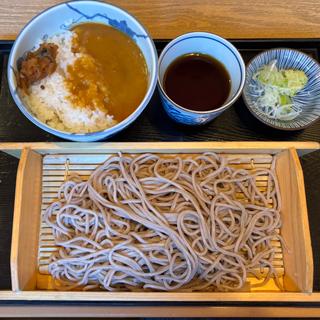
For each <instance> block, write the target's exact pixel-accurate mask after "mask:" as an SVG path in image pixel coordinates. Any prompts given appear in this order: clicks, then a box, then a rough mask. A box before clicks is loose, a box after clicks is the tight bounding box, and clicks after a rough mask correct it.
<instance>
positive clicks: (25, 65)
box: [16, 43, 58, 94]
mask: <svg viewBox="0 0 320 320" xmlns="http://www.w3.org/2000/svg"><path fill="white" fill-rule="evenodd" d="M57 53H58V46H57V45H55V44H53V43H42V44H41V45H40V47H39V49H37V50H36V51H30V52H28V53H27V54H26V55H25V57H24V58H22V59H21V60H20V61H19V62H18V72H17V73H16V78H17V85H18V87H19V88H21V89H22V90H23V91H24V92H25V93H26V94H28V89H29V87H30V86H31V85H32V84H33V83H35V82H37V81H39V80H42V79H44V78H45V77H47V76H48V75H50V74H52V73H53V72H55V70H56V68H57V63H56V57H57Z"/></svg>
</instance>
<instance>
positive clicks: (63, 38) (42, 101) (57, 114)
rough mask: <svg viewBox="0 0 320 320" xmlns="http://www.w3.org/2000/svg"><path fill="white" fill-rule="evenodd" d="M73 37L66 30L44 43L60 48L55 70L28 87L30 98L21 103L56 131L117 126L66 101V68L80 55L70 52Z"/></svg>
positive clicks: (96, 111)
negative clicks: (24, 103)
mask: <svg viewBox="0 0 320 320" xmlns="http://www.w3.org/2000/svg"><path fill="white" fill-rule="evenodd" d="M73 36H74V34H73V33H72V32H70V31H66V32H64V33H61V34H59V35H55V36H53V37H51V38H49V39H48V40H47V42H50V43H54V44H56V45H57V46H58V47H59V48H58V54H57V58H56V61H57V69H56V71H55V72H54V73H53V74H51V75H50V76H47V77H46V78H44V79H43V80H41V81H39V82H37V83H35V84H33V85H32V86H30V88H29V95H25V94H22V95H23V100H24V101H25V102H26V104H27V105H28V107H29V108H30V111H31V112H32V113H33V114H34V115H35V116H36V117H37V118H38V119H39V120H40V121H42V122H43V123H45V124H47V125H48V126H50V127H53V128H55V129H58V130H61V131H67V132H72V133H88V132H95V131H101V130H104V129H106V128H109V127H112V126H114V125H115V124H116V123H117V122H116V121H115V120H114V119H113V116H112V115H109V114H107V113H106V112H104V111H102V110H101V109H99V108H93V107H92V106H91V108H88V107H85V106H77V105H74V104H72V103H71V102H70V100H69V99H68V98H67V97H68V96H69V95H70V93H69V91H68V89H67V88H66V85H65V82H64V80H65V74H66V73H67V66H68V65H70V64H73V63H74V62H75V60H76V59H78V58H79V57H81V56H82V54H81V53H73V52H72V50H71V46H72V38H73Z"/></svg>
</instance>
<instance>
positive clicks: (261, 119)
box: [242, 47, 320, 131]
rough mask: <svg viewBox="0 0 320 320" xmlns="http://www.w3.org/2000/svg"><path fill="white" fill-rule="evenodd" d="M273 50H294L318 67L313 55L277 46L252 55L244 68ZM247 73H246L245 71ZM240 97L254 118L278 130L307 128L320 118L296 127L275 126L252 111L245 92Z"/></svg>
mask: <svg viewBox="0 0 320 320" xmlns="http://www.w3.org/2000/svg"><path fill="white" fill-rule="evenodd" d="M275 50H288V51H294V52H298V53H300V54H302V55H304V56H307V57H308V58H310V59H311V60H312V61H313V63H315V64H316V65H318V66H319V68H320V63H319V62H318V61H317V60H316V59H315V58H313V57H311V56H309V55H308V54H306V53H304V52H302V51H300V50H297V49H291V48H287V47H277V48H272V49H268V50H264V51H262V52H260V53H259V54H257V55H256V56H254V57H253V58H251V59H250V60H249V61H248V63H247V66H246V70H247V69H248V68H249V66H250V64H251V63H252V62H253V61H254V60H255V59H256V58H259V57H260V56H262V55H264V54H266V53H267V52H271V51H275ZM246 74H248V73H246ZM242 98H243V102H244V104H245V105H246V107H247V109H248V110H249V111H250V113H251V114H252V115H253V116H254V117H255V118H256V119H258V120H259V121H261V122H262V123H264V124H265V125H267V126H269V127H271V128H274V129H278V130H282V131H298V130H303V129H305V128H308V127H309V126H311V125H312V124H314V123H316V122H317V121H318V120H319V119H320V116H318V118H316V119H314V120H312V121H311V122H309V123H307V124H306V125H304V126H300V127H298V128H289V127H280V126H276V125H273V124H271V123H268V122H267V121H265V120H264V119H263V118H261V117H260V116H259V115H258V114H256V113H255V112H254V110H253V109H252V107H251V104H250V103H249V102H248V101H247V99H246V96H245V93H244V91H243V92H242Z"/></svg>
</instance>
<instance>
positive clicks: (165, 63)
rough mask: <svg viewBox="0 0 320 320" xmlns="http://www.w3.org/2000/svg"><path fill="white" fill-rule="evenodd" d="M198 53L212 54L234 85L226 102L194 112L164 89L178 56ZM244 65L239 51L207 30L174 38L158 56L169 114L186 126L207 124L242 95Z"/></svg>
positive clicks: (160, 87) (163, 96)
mask: <svg viewBox="0 0 320 320" xmlns="http://www.w3.org/2000/svg"><path fill="white" fill-rule="evenodd" d="M193 53H199V54H204V55H208V56H211V57H213V58H214V59H216V60H218V61H219V62H220V63H222V64H223V65H224V67H225V68H226V70H227V71H228V73H229V75H230V80H231V88H230V93H229V95H228V97H227V99H226V101H225V102H224V103H223V104H222V105H221V106H220V107H218V108H215V109H213V110H209V111H195V110H191V109H188V108H186V107H184V106H182V105H179V104H177V103H176V102H174V101H173V100H172V99H171V98H170V97H169V96H168V95H167V93H166V91H165V88H164V76H165V73H166V71H167V69H168V67H169V66H170V64H171V63H172V62H173V61H175V60H176V59H177V58H178V57H181V56H183V55H187V54H193ZM245 73H246V72H245V64H244V62H243V59H242V57H241V55H240V53H239V52H238V50H237V49H236V48H235V47H234V46H233V45H232V44H231V43H230V42H229V41H227V40H225V39H223V38H221V37H219V36H217V35H215V34H211V33H207V32H192V33H187V34H184V35H181V36H179V37H178V38H176V39H174V40H172V41H171V42H169V43H168V44H167V46H166V47H165V48H164V49H163V51H162V53H161V55H160V57H159V66H158V87H159V91H160V97H161V100H162V104H163V107H164V109H165V110H166V112H167V113H168V115H169V116H170V117H171V118H172V119H173V120H175V121H177V122H178V123H181V124H186V125H201V124H205V123H207V122H209V121H211V120H213V119H214V118H216V117H217V116H218V115H220V114H221V113H222V112H223V111H225V110H227V109H228V108H229V107H230V106H231V105H232V104H233V103H234V102H235V101H236V100H237V99H238V98H239V96H240V95H241V92H242V89H243V86H244V83H245Z"/></svg>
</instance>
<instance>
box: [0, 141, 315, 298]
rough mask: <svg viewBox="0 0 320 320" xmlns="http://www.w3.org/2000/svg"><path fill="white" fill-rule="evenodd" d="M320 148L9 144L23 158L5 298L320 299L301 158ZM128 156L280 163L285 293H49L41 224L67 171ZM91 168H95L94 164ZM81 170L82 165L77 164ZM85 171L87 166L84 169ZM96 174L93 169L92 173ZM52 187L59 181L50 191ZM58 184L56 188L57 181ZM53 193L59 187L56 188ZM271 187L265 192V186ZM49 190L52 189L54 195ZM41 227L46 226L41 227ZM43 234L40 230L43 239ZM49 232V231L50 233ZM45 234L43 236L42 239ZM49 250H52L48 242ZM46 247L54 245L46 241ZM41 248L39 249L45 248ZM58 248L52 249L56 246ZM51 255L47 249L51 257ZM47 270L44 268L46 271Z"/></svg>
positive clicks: (288, 144) (273, 288)
mask: <svg viewBox="0 0 320 320" xmlns="http://www.w3.org/2000/svg"><path fill="white" fill-rule="evenodd" d="M316 149H319V144H318V143H316V142H190V143H187V142H180V143H176V142H174V143H160V142H159V143H157V142H155V143H90V144H81V143H18V144H17V143H4V144H0V150H3V151H5V152H7V153H9V154H11V155H14V156H17V157H20V162H19V167H18V173H17V182H16V195H15V209H14V220H13V232H12V248H11V278H12V291H6V292H1V291H0V299H22V300H23V299H32V300H55V301H66V300H67V301H161V302H163V301H180V302H185V301H289V302H293V301H304V300H305V301H312V300H314V301H318V300H319V301H320V297H319V296H320V295H319V294H318V293H316V294H311V292H312V282H313V260H312V249H311V242H310V233H309V224H308V215H307V207H306V200H305V192H304V182H303V174H302V169H301V166H300V162H299V157H298V154H304V153H308V152H311V151H313V150H316ZM118 151H121V152H123V153H144V152H153V153H164V154H168V153H180V154H186V153H191V154H195V153H200V152H205V151H214V152H217V153H223V154H225V155H226V156H227V155H231V154H237V155H238V156H240V155H241V157H242V158H243V162H242V163H241V164H237V165H242V166H244V167H246V168H249V169H250V166H253V167H255V166H257V167H259V166H268V165H270V162H271V159H272V157H273V156H275V157H276V173H277V176H278V181H279V186H280V191H281V195H282V203H283V205H282V211H281V215H282V221H283V227H282V228H281V231H280V232H281V235H282V237H283V238H284V240H285V242H286V244H287V246H288V248H289V250H283V251H279V253H280V255H279V263H280V264H279V266H280V267H279V271H280V275H281V277H282V281H283V284H284V287H285V291H284V292H279V290H278V288H277V287H276V286H275V285H274V284H273V283H272V282H268V283H267V284H266V286H265V287H262V288H259V291H258V292H254V291H251V290H250V288H249V289H247V291H246V292H233V293H221V292H194V293H179V292H147V293H146V292H138V293H137V292H104V291H103V292H58V291H53V290H43V289H50V287H51V285H50V281H51V277H50V276H49V275H47V274H46V272H45V271H44V270H45V268H43V265H44V263H43V261H44V260H43V259H44V258H46V257H47V256H48V254H47V253H48V251H47V250H46V249H44V248H48V247H50V248H51V249H50V250H52V240H53V239H52V238H50V237H49V238H48V237H44V234H46V235H48V232H47V229H46V226H45V225H43V224H41V210H42V209H44V208H45V205H47V204H48V203H49V202H50V201H51V200H52V199H53V197H54V193H55V190H56V189H55V187H57V186H58V185H59V182H60V183H61V182H62V181H63V179H64V175H65V169H66V168H65V163H66V159H69V162H68V170H76V171H79V170H80V171H81V170H84V171H83V174H84V175H88V174H90V170H93V168H94V166H96V165H98V164H99V163H101V162H103V160H104V157H105V156H106V155H108V154H111V153H115V152H118ZM89 162H90V163H89ZM79 165H80V166H79ZM81 166H84V167H81ZM89 168H90V169H89ZM48 181H51V182H54V183H53V184H52V183H51V184H50V185H48ZM57 182H58V183H57ZM52 187H54V189H50V188H52ZM261 187H265V186H261ZM48 188H49V189H48ZM40 226H41V227H40ZM39 230H41V232H40V233H39ZM45 230H46V231H45ZM39 234H40V237H39ZM47 240H48V241H50V245H49V246H48V245H46V244H45V242H46V241H47ZM47 244H48V243H47ZM39 249H40V250H39ZM53 249H54V248H53ZM50 250H49V251H50ZM41 266H42V268H41Z"/></svg>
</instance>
